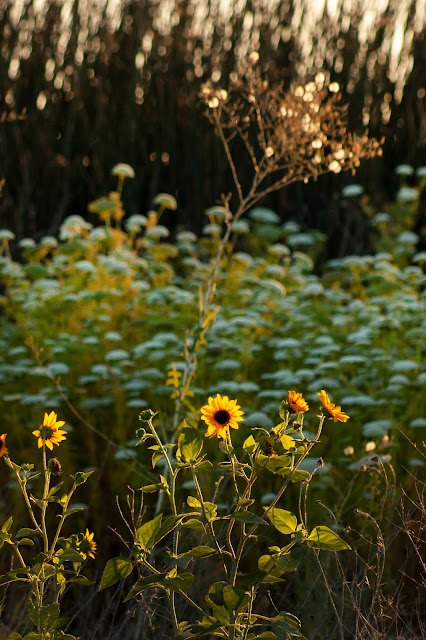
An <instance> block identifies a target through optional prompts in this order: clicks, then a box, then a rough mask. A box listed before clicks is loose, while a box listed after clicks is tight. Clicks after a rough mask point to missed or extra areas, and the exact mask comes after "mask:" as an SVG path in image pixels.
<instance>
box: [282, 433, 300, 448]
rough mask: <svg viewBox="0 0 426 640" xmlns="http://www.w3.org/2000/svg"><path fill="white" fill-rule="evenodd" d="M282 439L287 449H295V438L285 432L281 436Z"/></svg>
mask: <svg viewBox="0 0 426 640" xmlns="http://www.w3.org/2000/svg"><path fill="white" fill-rule="evenodd" d="M280 441H281V444H282V446H283V447H284V450H285V451H289V449H293V447H295V446H296V445H295V442H296V441H295V439H294V438H292V437H291V436H287V435H285V434H284V435H282V436H281V438H280Z"/></svg>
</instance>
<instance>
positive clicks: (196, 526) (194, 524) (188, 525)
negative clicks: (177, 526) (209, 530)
mask: <svg viewBox="0 0 426 640" xmlns="http://www.w3.org/2000/svg"><path fill="white" fill-rule="evenodd" d="M181 526H182V528H185V529H192V530H193V531H198V532H199V533H205V529H204V525H203V523H202V522H201V521H200V520H197V519H196V518H189V519H188V520H187V521H186V522H182V525H181Z"/></svg>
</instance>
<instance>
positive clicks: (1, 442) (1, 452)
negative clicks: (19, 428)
mask: <svg viewBox="0 0 426 640" xmlns="http://www.w3.org/2000/svg"><path fill="white" fill-rule="evenodd" d="M6 436H7V433H2V434H1V436H0V458H2V457H3V456H7V454H8V453H9V452H8V450H7V449H6V445H5V440H6Z"/></svg>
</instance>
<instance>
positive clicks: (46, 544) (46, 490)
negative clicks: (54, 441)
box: [41, 444, 50, 554]
mask: <svg viewBox="0 0 426 640" xmlns="http://www.w3.org/2000/svg"><path fill="white" fill-rule="evenodd" d="M43 475H44V487H43V505H42V508H41V528H42V534H43V541H44V553H46V554H47V553H48V551H49V539H48V537H47V528H46V509H47V496H48V493H49V484H50V471H49V469H48V468H47V461H46V445H45V444H43Z"/></svg>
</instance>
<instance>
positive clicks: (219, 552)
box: [191, 467, 228, 580]
mask: <svg viewBox="0 0 426 640" xmlns="http://www.w3.org/2000/svg"><path fill="white" fill-rule="evenodd" d="M191 471H192V477H193V479H194V484H195V487H196V489H197V494H198V498H199V500H200V502H201V509H202V512H203V515H204V517H205V519H206V521H207V528H208V530H209V533H210V537H211V539H212V542H213V543H214V545H215V547H216V550H217V552H218V554H219V558H220V561H221V564H222V569H223V573H224V574H225V577H226V579H227V580H228V570H227V568H226V564H225V560H224V557H223V554H222V549H221V548H220V546H219V543H218V541H217V539H216V535H215V532H214V529H213V525H212V523H211V521H210V520H209V519H208V518H207V515H206V511H205V507H204V498H203V493H202V491H201V487H200V483H199V482H198V478H197V474H196V473H195V470H194V468H193V467H191Z"/></svg>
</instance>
